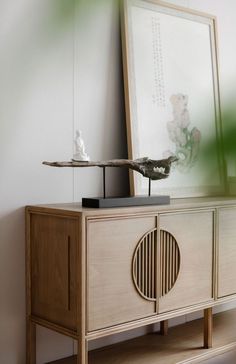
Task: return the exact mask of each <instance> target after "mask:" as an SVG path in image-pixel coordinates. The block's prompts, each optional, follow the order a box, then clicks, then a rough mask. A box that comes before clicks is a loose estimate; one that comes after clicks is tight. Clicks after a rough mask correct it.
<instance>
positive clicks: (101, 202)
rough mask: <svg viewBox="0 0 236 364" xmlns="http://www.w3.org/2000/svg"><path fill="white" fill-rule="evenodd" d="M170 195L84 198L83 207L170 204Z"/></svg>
mask: <svg viewBox="0 0 236 364" xmlns="http://www.w3.org/2000/svg"><path fill="white" fill-rule="evenodd" d="M169 203H170V196H161V195H160V196H136V197H107V198H102V197H97V198H96V197H94V198H82V206H83V207H93V208H98V209H99V208H109V207H128V206H145V205H168V204H169Z"/></svg>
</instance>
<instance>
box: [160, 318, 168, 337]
mask: <svg viewBox="0 0 236 364" xmlns="http://www.w3.org/2000/svg"><path fill="white" fill-rule="evenodd" d="M160 334H161V335H162V336H166V335H167V334H168V320H164V321H161V322H160Z"/></svg>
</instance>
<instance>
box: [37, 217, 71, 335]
mask: <svg viewBox="0 0 236 364" xmlns="http://www.w3.org/2000/svg"><path fill="white" fill-rule="evenodd" d="M30 220H31V223H30V239H31V296H32V314H33V315H35V316H37V317H39V318H43V319H45V320H48V321H50V322H54V323H55V324H58V325H60V326H63V327H65V328H68V329H75V328H76V295H77V292H76V289H77V285H76V259H77V248H76V246H77V231H78V228H77V220H76V219H73V218H69V217H68V218H67V217H60V216H51V215H43V214H31V217H30Z"/></svg>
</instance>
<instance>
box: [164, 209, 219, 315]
mask: <svg viewBox="0 0 236 364" xmlns="http://www.w3.org/2000/svg"><path fill="white" fill-rule="evenodd" d="M160 230H161V232H160V237H161V242H160V255H161V256H160V265H161V271H162V272H161V279H160V282H161V286H162V287H161V296H162V297H161V298H160V302H159V303H160V304H159V312H166V311H169V310H174V309H178V308H181V307H186V306H189V305H194V304H198V303H201V302H205V301H210V300H212V299H213V284H212V274H213V212H212V211H207V212H205V211H204V212H199V213H195V212H186V213H176V214H166V215H163V216H160Z"/></svg>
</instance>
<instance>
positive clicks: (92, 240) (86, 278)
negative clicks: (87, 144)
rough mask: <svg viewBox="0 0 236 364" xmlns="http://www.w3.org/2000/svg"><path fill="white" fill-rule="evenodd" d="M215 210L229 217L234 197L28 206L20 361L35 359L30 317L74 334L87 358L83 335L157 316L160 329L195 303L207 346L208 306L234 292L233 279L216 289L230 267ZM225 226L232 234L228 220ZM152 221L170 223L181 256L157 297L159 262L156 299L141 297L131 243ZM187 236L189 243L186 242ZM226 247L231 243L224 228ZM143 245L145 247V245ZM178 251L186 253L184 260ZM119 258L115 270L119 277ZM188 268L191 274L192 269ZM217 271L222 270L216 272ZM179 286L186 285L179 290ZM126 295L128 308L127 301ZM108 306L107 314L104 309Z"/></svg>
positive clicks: (83, 362) (156, 225)
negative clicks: (160, 203)
mask: <svg viewBox="0 0 236 364" xmlns="http://www.w3.org/2000/svg"><path fill="white" fill-rule="evenodd" d="M222 214H223V217H225V214H226V215H227V214H230V216H233V217H234V214H236V200H232V199H227V198H197V199H183V200H181V199H179V200H173V201H171V204H170V205H166V206H151V207H150V206H149V207H135V208H119V209H99V210H98V209H86V208H81V207H80V206H78V204H61V205H42V206H31V207H30V206H29V207H27V208H26V282H27V364H35V363H36V336H35V330H36V325H41V326H44V327H46V328H49V329H51V330H54V331H57V332H59V333H61V334H64V335H67V336H69V337H71V338H73V339H75V340H76V341H77V343H78V355H77V359H76V360H77V361H76V363H78V364H87V363H88V342H89V341H90V340H94V339H97V338H102V337H106V336H108V335H112V334H116V333H121V332H125V331H127V330H131V329H134V328H138V327H142V326H146V325H150V324H153V323H156V322H162V324H161V333H162V334H163V335H166V334H167V331H168V321H167V320H168V319H171V318H174V317H178V316H181V315H184V314H188V313H191V312H195V311H198V310H204V317H205V319H204V331H203V346H204V347H208V348H210V347H211V346H212V307H214V306H216V305H219V304H221V303H224V302H228V301H230V300H235V299H236V295H235V291H234V287H233V283H234V282H233V281H231V290H232V292H230V291H229V290H228V291H227V296H226V295H221V292H220V291H219V288H220V287H221V285H222V284H224V282H225V280H227V274H229V272H227V271H225V270H224V266H225V261H227V259H228V258H227V255H223V258H221V257H219V253H220V252H221V250H220V247H221V249H222V246H221V244H222V243H221V241H220V239H222V238H221V231H219V229H221V228H222V223H223V224H224V222H223V221H224V219H223V220H222V219H221V215H222ZM221 220H222V222H221ZM227 221H228V220H227ZM230 221H233V219H231V220H230ZM186 222H188V224H187V227H188V229H189V230H188V232H187V235H186V236H187V238H186V239H187V240H186V242H184V243H182V244H184V245H182V246H181V242H180V240H182V241H183V240H184V236H185V234H184V230H185V229H186V226H185V223H186ZM197 222H198V223H199V224H200V225H201V227H200V228H202V229H203V230H202V231H201V229H200V228H199V226H198V225H197ZM204 226H205V227H204ZM230 226H231V230H230V231H231V235H232V231H233V230H232V229H233V224H232V223H231V225H230ZM152 229H157V231H158V232H160V230H161V229H163V230H165V229H166V230H171V231H170V233H173V235H175V237H176V240H177V242H178V244H180V245H179V248H180V255H181V254H182V259H183V262H181V265H180V266H181V268H180V275H179V276H178V277H177V280H176V282H177V283H176V285H174V286H173V287H171V289H170V291H168V292H167V294H165V295H164V297H162V296H161V291H160V280H159V277H160V271H159V270H158V269H159V268H158V269H157V271H156V272H157V273H156V274H157V278H156V280H155V282H156V284H157V291H156V299H155V300H145V297H142V295H140V292H138V290H137V287H135V284H134V281H133V276H132V264H133V263H132V259H133V257H134V254H135V251H136V250H137V247H138V244H140V241H141V242H142V241H144V240H142V239H143V236H144V237H145V236H146V235H145V233H147V232H148V231H152ZM195 232H197V233H198V234H195ZM229 235H230V232H229ZM68 236H69V238H68ZM167 237H168V236H167ZM140 239H141V240H140ZM198 239H200V240H198ZM204 239H205V240H204ZM190 240H191V241H190ZM147 241H148V240H147ZM159 242H160V235H159V234H157V251H156V252H157V259H158V263H160V264H159V267H160V266H161V261H160V257H161V250H160V248H158V246H159ZM188 242H190V243H191V244H192V245H191V244H190V245H189V246H188ZM198 242H200V245H199V246H197V244H198ZM128 245H129V246H128ZM144 247H145V245H144ZM227 247H228V248H227V249H228V250H230V247H231V240H230V236H229V238H228V244H227ZM197 248H200V249H201V252H200V253H201V254H202V257H201V260H200V263H196V264H197V265H196V267H195V266H193V264H194V261H191V257H189V256H190V254H191V252H192V254H194V255H197V253H198V249H197ZM143 249H144V248H143ZM145 249H147V252H149V253H151V250H149V251H148V249H149V248H148V247H146V248H145ZM173 249H174V248H173ZM227 249H226V250H227ZM184 250H186V251H185V253H184ZM172 251H174V250H172ZM144 253H145V251H144ZM119 254H120V255H119ZM184 254H185V256H186V257H189V259H188V260H189V262H188V263H187V259H186V258H185V256H184ZM119 256H120V258H119ZM144 257H145V255H144ZM147 257H148V255H146V258H147ZM168 257H171V252H170V253H169V255H168ZM115 259H116V261H117V262H115ZM222 259H223V260H222ZM163 261H164V260H163ZM166 261H167V260H166ZM185 262H186V263H187V264H186V263H185ZM120 264H123V265H121V266H120ZM198 264H200V266H199V265H198ZM209 264H210V266H209ZM184 265H185V267H184ZM119 266H120V268H121V270H122V274H121V277H120V278H119V275H118V273H117V269H119ZM144 267H145V264H144ZM191 267H192V268H191ZM198 267H200V269H199V268H198ZM194 269H195V270H196V274H193V272H194ZM121 270H120V272H121ZM200 270H201V272H199V271H200ZM219 272H220V274H221V272H223V275H220V276H219ZM144 273H145V272H144ZM128 274H129V275H128ZM198 274H199V275H198ZM126 276H127V278H126ZM204 277H205V278H204ZM145 279H146V278H145ZM91 282H92V283H91ZM110 282H111V284H110ZM114 282H118V283H117V284H116V285H115V288H114V287H113V286H112V284H114ZM122 282H123V283H122ZM191 285H194V286H195V287H194V288H195V290H196V292H195V293H194V290H192V291H191ZM117 287H118V289H119V292H118V297H119V300H120V302H121V303H122V302H123V306H122V309H120V310H119V307H118V305H116V303H115V302H114V301H115V299H116V297H117V296H116V292H117V291H116V289H117ZM235 287H236V281H235ZM220 289H221V288H220ZM184 290H185V291H188V293H187V296H186V297H184V295H183V291H184ZM168 295H169V297H171V300H169V299H168ZM221 296H222V297H221ZM91 297H92V300H91ZM178 297H180V298H178ZM99 300H100V303H99ZM122 300H123V301H122ZM107 302H108V303H107ZM129 302H130V305H131V310H130V309H129V307H127V306H128V303H129ZM170 302H171V303H170ZM150 307H153V308H151V309H150ZM108 309H110V310H111V315H110V316H108V317H106V312H108Z"/></svg>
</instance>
